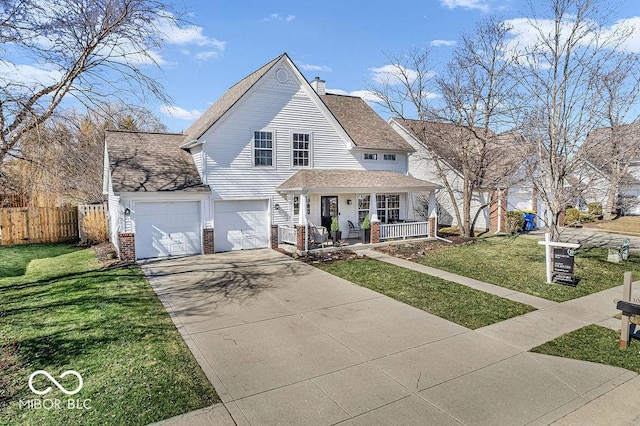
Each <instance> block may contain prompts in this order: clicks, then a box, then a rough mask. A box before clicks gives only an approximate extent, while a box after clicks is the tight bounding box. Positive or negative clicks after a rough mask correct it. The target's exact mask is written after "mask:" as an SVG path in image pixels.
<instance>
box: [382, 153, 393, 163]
mask: <svg viewBox="0 0 640 426" xmlns="http://www.w3.org/2000/svg"><path fill="white" fill-rule="evenodd" d="M383 159H384V161H396V154H384V156H383Z"/></svg>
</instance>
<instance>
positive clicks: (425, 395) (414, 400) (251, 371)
mask: <svg viewBox="0 0 640 426" xmlns="http://www.w3.org/2000/svg"><path fill="white" fill-rule="evenodd" d="M142 267H143V270H144V272H145V274H146V275H147V276H148V277H149V279H150V282H151V284H152V286H153V288H154V289H155V291H156V293H157V294H158V295H159V297H160V298H161V300H162V302H163V303H164V305H165V307H166V308H167V310H168V311H169V312H170V314H171V315H172V318H173V320H174V322H175V324H176V326H177V327H178V329H179V331H180V332H181V333H182V335H183V336H184V338H185V341H186V342H187V344H188V345H189V347H190V348H191V350H192V352H193V353H194V355H195V356H196V358H197V360H198V362H199V363H200V365H201V366H202V368H203V370H204V371H205V373H206V374H207V377H208V378H209V380H210V381H211V382H212V383H213V385H214V386H215V388H216V390H217V392H218V394H219V395H220V397H221V398H222V401H223V402H224V406H225V407H226V410H228V412H229V413H230V414H231V416H232V417H233V421H234V422H236V423H237V424H253V425H258V424H259V425H263V424H287V425H296V424H300V425H302V424H304V425H313V424H322V425H328V424H336V423H341V424H366V425H369V424H385V425H387V424H403V425H409V424H419V425H424V424H438V425H447V424H478V425H499V424H509V425H520V424H522V425H524V424H530V423H534V424H548V423H551V422H553V421H555V420H557V419H559V418H561V417H563V416H564V415H566V414H568V413H570V412H573V411H574V410H576V409H577V408H579V407H581V406H583V405H584V404H586V403H587V402H589V401H591V400H593V399H595V398H597V397H598V396H600V395H602V394H603V393H605V392H607V391H609V390H611V389H613V388H614V387H616V386H617V385H618V384H620V383H623V382H625V381H627V380H629V379H630V378H631V377H633V376H635V374H631V375H630V373H629V372H628V371H626V370H623V369H619V368H613V367H607V366H602V365H598V364H591V363H586V362H580V361H573V360H568V359H562V358H555V357H549V356H545V355H538V354H531V353H527V352H521V351H520V350H518V349H516V348H514V347H511V346H509V345H508V344H506V343H503V342H500V341H498V340H494V339H492V338H490V337H488V336H485V335H482V334H480V333H476V332H474V331H471V330H468V329H466V328H464V327H461V326H459V325H456V324H454V323H451V322H449V321H445V320H443V319H441V318H439V317H436V316H434V315H431V314H429V313H426V312H424V311H421V310H418V309H415V308H413V307H410V306H408V305H405V304H403V303H400V302H397V301H395V300H393V299H390V298H388V297H386V296H382V295H380V294H378V293H376V292H373V291H371V290H368V289H366V288H362V287H359V286H356V285H354V284H351V283H349V282H347V281H345V280H342V279H340V278H337V277H334V276H332V275H330V274H327V273H324V272H322V271H320V270H319V269H317V268H314V267H312V266H309V265H306V264H304V263H302V262H298V261H295V260H292V259H291V258H289V257H287V256H284V255H282V254H279V253H276V252H274V251H272V250H254V251H245V252H232V253H225V254H216V255H209V256H194V257H183V258H176V259H168V260H160V261H149V262H145V263H143V265H142ZM223 414H225V415H227V413H226V412H225V413H223ZM229 420H230V419H229V418H228V415H227V417H226V421H229ZM169 423H170V424H195V423H197V424H224V423H225V416H223V415H221V413H220V411H219V410H217V411H216V410H203V411H200V412H198V413H196V414H194V415H192V416H191V417H190V416H189V415H187V416H185V417H180V418H176V419H172V420H171V421H170V422H169ZM230 423H231V424H233V422H230Z"/></svg>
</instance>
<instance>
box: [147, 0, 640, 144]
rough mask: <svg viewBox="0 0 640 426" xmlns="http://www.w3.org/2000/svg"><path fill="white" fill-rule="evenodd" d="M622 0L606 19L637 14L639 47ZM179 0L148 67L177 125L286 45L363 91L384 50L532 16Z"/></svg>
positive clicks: (494, 8) (436, 47) (482, 0)
mask: <svg viewBox="0 0 640 426" xmlns="http://www.w3.org/2000/svg"><path fill="white" fill-rule="evenodd" d="M534 1H537V0H534ZM616 5H618V6H619V7H620V10H619V11H618V14H617V15H616V14H611V15H610V21H609V22H607V23H606V24H607V25H614V24H615V23H616V21H617V20H619V19H628V20H630V21H635V20H636V19H632V18H634V17H638V18H637V22H638V25H637V26H638V28H639V31H638V37H637V38H636V39H635V41H634V44H633V45H634V46H635V47H634V48H637V49H640V1H637V0H627V1H624V0H623V1H622V2H616ZM178 7H179V8H182V7H184V8H185V10H186V12H187V13H188V19H189V20H190V22H191V24H190V25H189V26H187V27H184V28H182V29H181V30H177V29H175V28H174V29H171V30H168V31H167V35H166V40H167V43H168V44H167V47H166V48H165V49H164V50H162V51H160V52H157V53H158V55H159V58H160V60H161V62H162V70H161V71H160V72H156V71H151V72H152V74H153V75H157V78H158V80H159V81H160V82H161V83H162V85H163V86H164V87H165V89H166V90H167V92H168V94H169V96H170V97H171V98H172V104H171V105H164V106H163V105H157V104H149V105H147V107H148V108H149V109H151V110H152V111H153V112H154V113H156V114H157V115H158V116H159V117H160V118H161V119H162V121H163V122H165V123H166V124H167V125H168V126H169V128H170V130H172V131H176V132H179V131H182V130H185V129H186V128H187V127H188V126H189V125H190V124H191V123H192V122H193V120H194V119H195V117H196V116H197V115H199V114H200V113H202V112H204V111H205V110H206V109H207V108H208V107H209V106H210V105H211V104H212V103H213V102H215V101H216V100H217V99H218V98H219V97H220V96H221V95H222V94H223V93H224V92H225V91H226V90H227V89H228V88H229V87H230V86H232V85H233V84H235V83H236V82H238V81H239V80H240V79H242V78H244V77H245V76H246V75H248V74H249V73H251V72H253V71H254V70H256V69H257V68H259V67H260V66H262V65H264V64H265V63H267V62H268V61H270V60H271V59H273V58H275V57H276V56H278V55H280V54H281V53H282V52H287V53H288V54H289V56H290V57H291V58H292V59H293V61H294V62H295V63H296V64H297V65H298V67H299V68H300V69H301V71H302V72H303V74H304V75H305V76H306V77H307V79H309V80H311V79H313V78H314V77H315V76H320V77H321V78H323V79H324V80H326V82H327V88H328V89H329V90H331V89H336V90H340V91H342V92H346V93H359V91H362V90H364V89H366V87H367V84H369V83H371V81H372V78H373V77H374V76H375V70H376V69H378V68H383V67H384V65H386V64H387V62H388V60H387V59H386V56H385V53H389V54H399V53H401V52H403V51H407V50H408V49H410V48H412V47H423V46H426V45H430V46H432V49H433V50H432V52H433V53H432V54H433V58H434V59H435V60H437V61H439V62H440V63H442V64H444V63H445V62H446V61H447V60H448V58H449V55H450V53H451V50H452V49H453V48H454V47H455V42H456V40H458V39H459V36H460V34H461V33H462V32H465V31H470V30H471V29H472V28H473V25H474V23H475V22H476V21H478V20H480V19H482V18H484V17H487V15H488V14H495V15H498V16H500V17H501V18H504V19H517V18H522V17H528V16H529V15H528V13H527V12H526V11H527V8H526V5H525V2H524V1H523V0H404V1H402V2H396V3H395V4H394V3H389V2H375V1H371V0H368V1H362V0H338V1H336V0H328V1H327V0H325V1H322V2H320V1H317V2H303V1H300V0H296V1H293V0H281V1H265V0H249V1H247V0H240V1H229V0H195V1H187V0H185V4H184V5H181V6H178ZM514 22H517V21H514ZM170 112H171V113H172V115H170V114H169V113H170Z"/></svg>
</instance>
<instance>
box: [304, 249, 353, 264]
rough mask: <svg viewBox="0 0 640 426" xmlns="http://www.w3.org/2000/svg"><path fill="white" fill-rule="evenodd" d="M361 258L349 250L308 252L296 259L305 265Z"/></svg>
mask: <svg viewBox="0 0 640 426" xmlns="http://www.w3.org/2000/svg"><path fill="white" fill-rule="evenodd" d="M363 258H364V256H362V255H358V254H356V253H354V252H352V251H351V250H349V249H339V250H331V251H321V252H310V253H308V254H307V255H306V256H300V257H298V258H297V259H298V260H300V261H302V262H305V263H309V264H314V263H315V264H317V263H326V262H335V261H338V260H355V259H363Z"/></svg>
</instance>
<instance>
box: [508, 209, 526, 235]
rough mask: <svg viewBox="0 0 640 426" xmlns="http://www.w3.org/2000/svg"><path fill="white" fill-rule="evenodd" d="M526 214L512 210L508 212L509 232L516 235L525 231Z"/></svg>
mask: <svg viewBox="0 0 640 426" xmlns="http://www.w3.org/2000/svg"><path fill="white" fill-rule="evenodd" d="M524 223H525V222H524V213H522V212H521V211H520V210H511V211H508V212H507V232H509V233H510V234H515V233H517V232H519V231H522V230H524Z"/></svg>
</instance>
